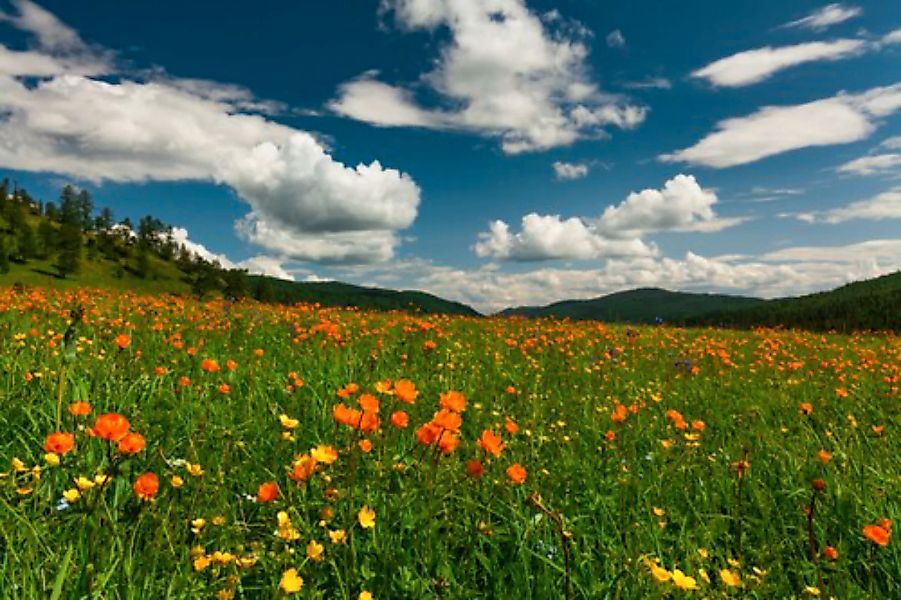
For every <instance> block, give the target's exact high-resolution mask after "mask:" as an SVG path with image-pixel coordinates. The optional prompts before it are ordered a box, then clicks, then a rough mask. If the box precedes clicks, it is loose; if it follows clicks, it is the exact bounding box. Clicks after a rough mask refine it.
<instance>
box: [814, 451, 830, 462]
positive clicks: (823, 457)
mask: <svg viewBox="0 0 901 600" xmlns="http://www.w3.org/2000/svg"><path fill="white" fill-rule="evenodd" d="M817 459H818V460H819V461H820V462H821V463H823V464H824V465H825V464H826V463H828V462H829V461H830V460H832V455H831V454H829V453H828V452H826V451H825V450H820V451H819V452H817Z"/></svg>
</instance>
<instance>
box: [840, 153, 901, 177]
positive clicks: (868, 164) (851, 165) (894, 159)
mask: <svg viewBox="0 0 901 600" xmlns="http://www.w3.org/2000/svg"><path fill="white" fill-rule="evenodd" d="M898 167H901V154H874V155H871V156H862V157H860V158H857V159H854V160H852V161H849V162H846V163H845V164H843V165H841V166H839V167H838V169H837V170H838V171H839V172H841V173H854V174H855V175H875V174H878V173H884V172H887V171H894V170H896V169H897V168H898Z"/></svg>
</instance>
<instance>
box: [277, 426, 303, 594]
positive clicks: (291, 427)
mask: <svg viewBox="0 0 901 600" xmlns="http://www.w3.org/2000/svg"><path fill="white" fill-rule="evenodd" d="M278 420H279V422H280V423H281V424H282V427H284V428H285V429H294V428H296V427H297V426H298V425H300V421H298V420H297V419H292V418H291V417H289V416H288V415H279V416H278ZM298 589H299V588H298Z"/></svg>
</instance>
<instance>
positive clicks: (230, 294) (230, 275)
mask: <svg viewBox="0 0 901 600" xmlns="http://www.w3.org/2000/svg"><path fill="white" fill-rule="evenodd" d="M222 278H223V279H224V280H225V289H224V290H223V293H224V294H225V296H226V297H227V298H234V299H235V300H240V299H241V298H246V297H247V296H249V295H250V282H249V281H248V280H247V271H246V270H245V269H229V270H228V271H225V272H224V273H223V274H222Z"/></svg>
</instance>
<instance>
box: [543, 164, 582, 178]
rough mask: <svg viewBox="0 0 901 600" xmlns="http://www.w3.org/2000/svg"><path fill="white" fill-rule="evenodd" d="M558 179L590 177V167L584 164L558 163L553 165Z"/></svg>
mask: <svg viewBox="0 0 901 600" xmlns="http://www.w3.org/2000/svg"><path fill="white" fill-rule="evenodd" d="M552 166H553V167H554V175H556V177H557V179H564V180H572V179H580V178H582V177H585V176H586V175H588V165H586V164H584V163H567V162H560V161H556V162H554V164H553V165H552Z"/></svg>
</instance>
